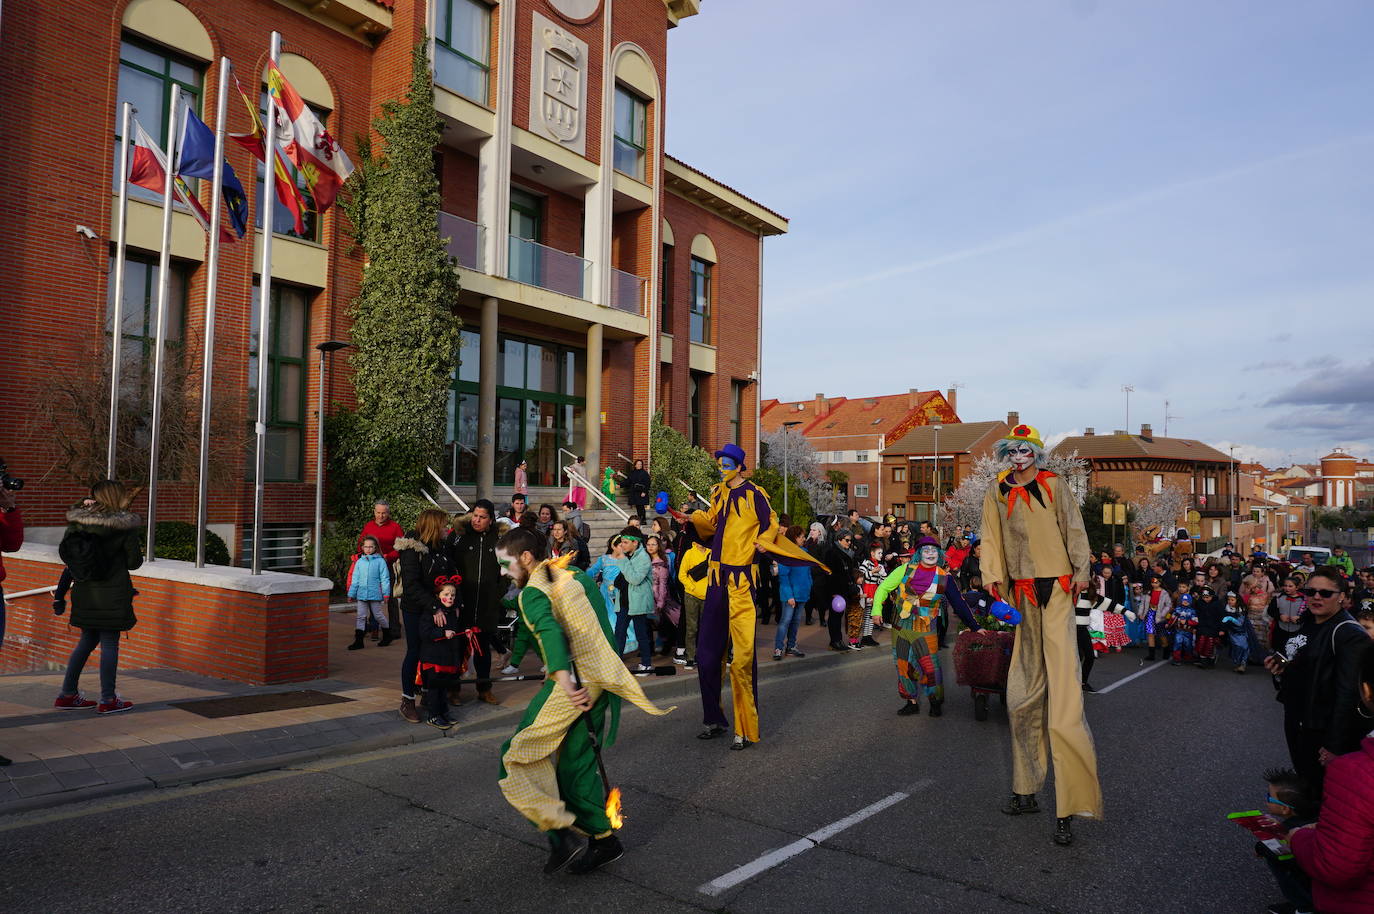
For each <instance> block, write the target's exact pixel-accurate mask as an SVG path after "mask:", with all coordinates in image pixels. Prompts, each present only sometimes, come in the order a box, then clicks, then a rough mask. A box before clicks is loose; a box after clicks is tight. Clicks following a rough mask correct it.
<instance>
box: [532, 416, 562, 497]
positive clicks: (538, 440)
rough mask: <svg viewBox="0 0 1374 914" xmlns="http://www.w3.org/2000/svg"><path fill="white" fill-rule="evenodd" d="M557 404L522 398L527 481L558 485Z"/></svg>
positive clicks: (544, 484)
mask: <svg viewBox="0 0 1374 914" xmlns="http://www.w3.org/2000/svg"><path fill="white" fill-rule="evenodd" d="M557 425H558V406H557V404H554V403H548V402H542V401H539V400H527V401H525V442H524V444H525V460H526V461H527V462H528V463H529V471H530V485H532V486H556V485H558V481H559V476H560V475H561V474H560V473H559V471H558V428H557Z"/></svg>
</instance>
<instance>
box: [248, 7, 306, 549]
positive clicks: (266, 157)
mask: <svg viewBox="0 0 1374 914" xmlns="http://www.w3.org/2000/svg"><path fill="white" fill-rule="evenodd" d="M269 57H270V59H271V61H272V65H273V66H274V67H275V66H276V65H277V60H278V59H279V58H280V57H281V33H280V32H273V33H272V46H271V52H270V54H269ZM264 132H265V133H266V136H265V137H264V138H263V144H262V152H263V156H262V160H263V161H262V166H263V180H262V187H263V191H262V204H261V205H260V207H259V209H260V210H261V211H262V268H261V269H260V270H259V272H258V275H259V277H260V279H259V286H260V291H261V293H262V294H261V296H260V298H259V301H258V419H257V422H256V423H254V426H253V432H254V435H255V436H256V438H257V453H256V458H255V462H254V467H255V471H254V473H253V567H252V572H253V574H262V504H263V496H264V495H266V488H265V483H264V481H263V478H264V477H265V476H266V475H267V381H268V377H269V375H270V372H269V371H268V363H269V360H270V355H269V354H270V353H271V350H272V327H271V318H272V208H273V204H274V203H275V202H276V197H277V195H276V178H277V172H276V165H277V158H276V156H277V112H276V105H275V103H274V102H273V101H272V89H271V86H270V85H269V86H268V90H267V124H266V125H265V126H264ZM316 548H318V547H316Z"/></svg>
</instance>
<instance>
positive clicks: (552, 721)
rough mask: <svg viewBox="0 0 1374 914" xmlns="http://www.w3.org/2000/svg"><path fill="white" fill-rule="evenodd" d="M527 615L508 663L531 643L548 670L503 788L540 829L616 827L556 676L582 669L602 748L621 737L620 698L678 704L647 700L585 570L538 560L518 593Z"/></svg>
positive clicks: (504, 756)
mask: <svg viewBox="0 0 1374 914" xmlns="http://www.w3.org/2000/svg"><path fill="white" fill-rule="evenodd" d="M520 622H521V625H520V626H519V630H518V632H517V634H516V640H515V647H514V650H513V651H512V656H511V662H512V663H518V661H519V659H520V658H523V657H524V655H525V652H526V650H528V649H529V647H530V646H531V645H533V646H534V648H535V650H536V651H537V652H538V653H539V656H540V658H541V659H542V660H543V661H544V665H545V667H546V668H547V669H548V674H549V678H548V679H547V680H546V681H545V683H544V686H543V688H541V689H540V690H539V694H538V695H536V696H535V697H534V700H533V701H531V702H530V705H529V707H528V708H527V709H526V710H525V716H524V717H523V718H522V719H521V721H520V726H519V727H518V728H517V729H516V731H515V734H514V735H513V736H512V737H511V738H510V739H509V740H507V741H506V744H505V745H504V746H502V748H501V782H500V784H501V792H502V793H503V794H504V795H505V797H506V800H507V801H508V802H509V803H510V804H511V805H512V806H514V807H515V808H516V809H517V810H519V811H520V812H521V814H522V815H524V816H525V818H527V819H529V820H530V821H531V822H533V823H534V824H535V825H536V826H537V827H538V828H539V829H541V830H542V831H554V830H556V829H560V828H570V827H571V828H576V829H577V830H578V831H580V832H582V833H583V834H586V835H589V836H591V837H593V838H600V837H604V836H606V835H609V834H611V831H612V829H611V823H610V820H609V819H608V818H607V815H606V810H605V803H606V791H605V785H603V784H602V782H601V776H600V774H599V772H598V770H597V764H596V754H595V752H594V751H593V749H592V743H591V738H590V735H589V734H588V732H587V725H586V724H585V723H584V722H583V721H582V712H581V711H578V710H577V709H576V708H574V707H573V706H572V703H571V702H570V701H569V700H568V696H567V693H566V692H564V690H563V688H562V687H561V686H559V684H558V683H557V681H556V680H555V679H554V674H555V673H557V672H558V671H560V670H571V669H572V668H573V661H574V660H575V661H576V664H577V665H576V673H577V676H578V678H579V679H580V681H581V683H582V685H583V687H584V688H586V689H587V692H588V694H589V695H590V697H591V699H592V709H591V710H590V711H588V712H587V716H588V718H589V719H590V720H591V722H592V725H593V727H594V728H595V729H596V732H597V739H598V741H599V742H600V743H601V745H602V746H603V747H608V746H610V745H611V744H612V743H613V742H614V741H615V734H616V729H617V725H618V723H619V721H620V700H621V698H628V699H629V700H630V701H631V702H632V703H633V704H635V705H636V706H638V707H639V708H641V709H643V710H644V711H647V712H648V713H650V714H655V715H660V714H667V713H668V711H671V710H672V708H668V709H667V710H663V709H660V708H658V707H656V706H655V705H654V704H653V703H652V702H650V701H649V699H648V698H647V697H645V695H644V690H643V689H642V688H640V685H639V681H638V680H637V679H635V677H634V676H633V675H632V674H631V673H630V671H629V670H628V669H626V668H625V664H624V662H623V661H622V660H621V659H620V656H619V654H617V653H616V649H615V646H614V644H613V639H612V633H611V628H610V624H609V622H608V621H607V615H606V611H605V606H604V604H603V603H602V600H601V593H600V591H599V590H598V589H597V586H596V584H595V583H594V582H593V581H592V580H591V578H589V577H587V576H586V575H585V574H583V573H582V572H581V571H578V570H577V569H575V568H567V569H565V568H561V567H559V566H558V565H556V564H554V563H551V562H541V563H540V564H539V565H538V566H536V567H535V569H534V570H533V571H532V572H531V573H530V579H529V581H528V583H527V584H526V585H525V587H524V588H523V589H522V590H521V591H520ZM608 711H609V712H610V724H609V726H607V724H606V716H607V712H608ZM555 756H556V757H557V758H556V761H555V760H554V757H555Z"/></svg>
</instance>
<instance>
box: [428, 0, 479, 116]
mask: <svg viewBox="0 0 1374 914" xmlns="http://www.w3.org/2000/svg"><path fill="white" fill-rule="evenodd" d="M434 82H435V83H437V84H438V85H440V86H443V87H445V88H447V89H452V90H453V91H455V92H457V93H458V94H459V95H461V96H463V97H464V98H469V99H471V100H472V101H475V102H477V103H478V104H479V105H486V104H487V103H488V96H489V93H490V82H491V7H490V6H488V5H487V4H485V3H483V2H481V0H435V4H434Z"/></svg>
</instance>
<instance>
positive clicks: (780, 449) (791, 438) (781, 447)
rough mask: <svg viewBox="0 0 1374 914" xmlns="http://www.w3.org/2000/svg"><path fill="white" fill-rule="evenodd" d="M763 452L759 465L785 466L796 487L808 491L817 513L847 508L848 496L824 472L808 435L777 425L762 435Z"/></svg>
mask: <svg viewBox="0 0 1374 914" xmlns="http://www.w3.org/2000/svg"><path fill="white" fill-rule="evenodd" d="M760 443H761V444H762V449H763V453H762V455H761V456H760V458H759V465H760V466H765V467H768V468H769V469H773V470H777V471H778V472H779V473H781V472H783V471H784V470H786V472H787V475H788V477H789V478H790V479H792V480H793V481H794V483H795V484H796V486H797V488H799V489H801V490H802V491H803V492H805V493H806V497H807V499H808V500H809V501H810V502H811V509H812V511H814V512H815V513H816V514H835V513H838V512H840V511H843V510H844V506H845V500H844V497H843V496H841V495H840V494H839V492H838V491H837V490H836V487H835V486H834V485H832V484H831V482H830V480H829V479H827V478H826V476H825V469H824V467H823V466H822V465H821V458H820V454H818V453H817V452H816V449H815V447H813V446H812V444H811V442H810V441H807V440H806V438H805V437H803V436H802V435H799V434H797V432H795V431H793V430H792V429H790V428H778V429H775V430H774V431H771V432H769V433H768V434H766V435H764V436H763V437H762V439H761V442H760Z"/></svg>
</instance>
